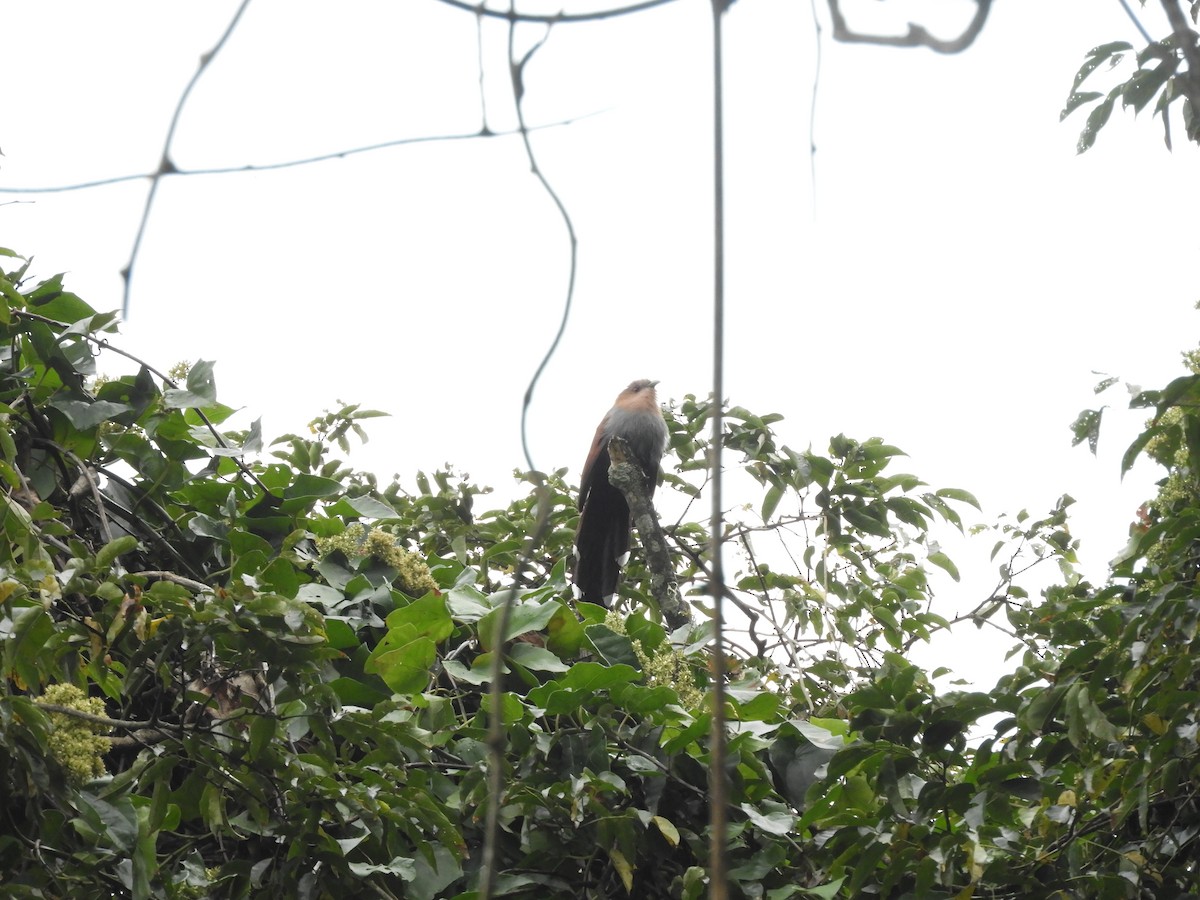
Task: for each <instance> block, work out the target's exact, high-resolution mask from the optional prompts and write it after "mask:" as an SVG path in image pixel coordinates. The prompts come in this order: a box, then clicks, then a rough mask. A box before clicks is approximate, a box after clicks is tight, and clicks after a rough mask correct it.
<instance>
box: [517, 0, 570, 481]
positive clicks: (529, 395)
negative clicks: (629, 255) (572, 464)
mask: <svg viewBox="0 0 1200 900" xmlns="http://www.w3.org/2000/svg"><path fill="white" fill-rule="evenodd" d="M516 30H517V23H516V20H513V21H510V22H509V26H508V67H509V74H510V76H511V79H512V89H513V100H514V105H515V106H516V111H517V124H518V126H519V127H518V130H519V131H520V133H521V141H522V143H523V144H524V145H525V155H526V156H527V157H528V159H529V169H530V171H531V172H532V173H533V176H534V177H535V178H536V179H537V180H538V181H539V182H541V185H542V188H543V189H544V190H545V192H546V193H547V194H548V195H549V197H550V199H551V200H552V201H553V203H554V206H555V207H556V208H557V209H558V214H559V215H560V216H561V217H562V220H563V225H564V226H565V227H566V229H567V240H568V242H569V243H570V268H569V271H568V273H567V293H566V297H565V298H564V300H563V311H562V318H561V319H559V323H558V331H557V332H556V333H555V335H554V340H552V341H551V342H550V346H549V347H548V348H547V350H546V354H545V355H544V356H543V357H542V361H541V362H540V363H538V367H537V369H535V370H534V373H533V377H532V378H530V379H529V386H528V387H527V388H525V397H524V399H523V400H522V402H521V450H522V452H524V454H525V463H526V465H527V466H529V469H530V471H533V470H535V469H536V468H537V466H535V465H534V464H533V455H532V454H531V453H530V452H529V436H528V432H527V425H528V419H529V407H530V406H531V405H532V403H533V391H534V388H535V387H537V383H538V379H539V378H541V377H542V372H543V371H544V370H545V368H546V366H547V364H549V362H550V360H551V358H552V357H553V356H554V354H555V352H556V351H557V350H558V344H559V341H561V340H562V336H563V333H564V332H565V331H566V330H567V321H568V320H569V319H570V318H571V301H572V300H574V298H575V273H576V270H577V268H578V262H579V241H578V240H577V238H576V237H575V225H574V223H573V222H572V221H571V214H570V213H569V212H567V207H566V205H565V204H564V203H563V202H562V198H561V197H559V196H558V192H557V191H555V190H554V188H553V187H552V186H551V184H550V181H549V179H547V178H546V175H545V173H543V172H542V169H541V167H540V166H539V165H538V161H537V156H536V155H535V154H534V152H533V144H531V143H530V141H529V129H528V128H527V127H526V125H525V105H524V100H525V66H527V65H528V64H529V61H530V60H531V59H532V58H533V55H534V54H535V53H536V52H537V51H538V50H539V49H540V48H541V46H542V44H544V43H545V42H546V39H547V38H548V37H549V36H550V31H549V29H547V30H546V34H545V35H543V36H542V39H541V40H540V41H538V42H537V43H535V44H534V45H533V46H532V47H530V48H529V50H527V51H526V52H525V55H524V56H523V57H521V59H520V60H518V59H517V58H516V52H515V46H514V45H515V39H516Z"/></svg>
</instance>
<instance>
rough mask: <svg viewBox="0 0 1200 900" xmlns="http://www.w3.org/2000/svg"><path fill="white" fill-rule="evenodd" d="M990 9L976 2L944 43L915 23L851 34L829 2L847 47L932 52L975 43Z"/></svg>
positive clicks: (837, 35) (837, 0)
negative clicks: (902, 29) (896, 30)
mask: <svg viewBox="0 0 1200 900" xmlns="http://www.w3.org/2000/svg"><path fill="white" fill-rule="evenodd" d="M1164 2H1166V0H1164ZM991 8H992V0H975V15H974V17H973V18H972V19H971V21H970V23H968V25H967V27H966V28H965V29H964V30H963V33H962V34H960V35H959V36H958V37H956V38H951V39H949V40H943V39H942V38H937V37H934V36H933V35H932V34H930V33H929V32H928V31H926V30H925V28H924V26H922V25H918V24H916V23H915V22H909V23H908V33H907V34H895V35H892V34H865V33H862V32H858V31H854V30H853V29H851V28H850V27H849V26H848V25H847V24H846V17H845V16H844V15H842V10H841V0H829V16H830V19H832V21H833V37H834V40H838V41H842V42H843V43H847V44H879V45H881V46H884V47H928V48H929V49H930V50H932V51H934V52H935V53H961V52H962V51H964V50H966V49H967V48H968V47H970V46H971V44H973V43H975V38H977V37H979V33H980V32H981V31H983V25H984V23H985V22H986V21H987V17H988V13H989V12H990V11H991Z"/></svg>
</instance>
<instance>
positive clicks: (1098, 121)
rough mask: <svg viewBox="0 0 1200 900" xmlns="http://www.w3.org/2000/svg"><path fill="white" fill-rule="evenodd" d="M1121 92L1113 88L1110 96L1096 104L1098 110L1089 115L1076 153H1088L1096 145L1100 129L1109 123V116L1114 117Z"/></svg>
mask: <svg viewBox="0 0 1200 900" xmlns="http://www.w3.org/2000/svg"><path fill="white" fill-rule="evenodd" d="M1119 91H1120V88H1113V90H1112V91H1110V92H1109V95H1108V96H1107V97H1105V98H1104V99H1103V100H1102V101H1100V102H1099V103H1098V104H1096V108H1095V109H1093V110H1092V111H1091V113H1090V114H1089V115H1088V117H1087V123H1086V124H1085V125H1084V126H1083V131H1082V132H1080V134H1079V141H1078V143H1077V144H1076V145H1075V152H1076V153H1086V152H1087V151H1088V150H1090V149H1091V147H1092V145H1093V144H1095V143H1096V137H1097V136H1098V135H1099V134H1100V129H1101V128H1103V127H1104V126H1105V125H1106V124H1107V123H1108V119H1109V116H1111V115H1112V111H1113V102H1114V101H1115V100H1116V98H1117V93H1118V92H1119Z"/></svg>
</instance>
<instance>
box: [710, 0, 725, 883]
mask: <svg viewBox="0 0 1200 900" xmlns="http://www.w3.org/2000/svg"><path fill="white" fill-rule="evenodd" d="M726 9H727V0H712V30H713V36H712V42H713V349H712V353H713V360H712V362H713V389H712V402H713V416H712V439H711V445H710V447H709V454H710V456H709V472H710V478H711V488H712V515H711V518H710V519H709V526H708V541H709V543H708V547H709V557H710V565H711V566H712V574H711V577H710V578H709V587H710V593H711V595H712V602H713V637H714V639H715V647H714V652H713V657H712V733H711V738H710V743H711V746H710V748H709V763H708V791H709V799H710V803H709V836H708V840H709V843H708V854H709V858H708V878H709V884H708V896H709V897H710V898H711V900H727V898H728V896H729V885H728V883H727V879H728V875H727V860H726V842H727V839H728V831H729V828H728V824H729V811H728V809H727V807H728V805H729V781H728V776H727V774H726V772H725V759H726V752H725V749H726V748H725V613H724V608H723V606H724V601H725V567H724V564H723V562H722V558H721V553H722V543H723V540H722V538H723V536H724V530H725V522H724V511H723V510H722V508H721V455H722V450H723V448H724V446H725V434H724V432H725V421H724V407H723V405H722V400H723V398H724V396H725V150H724V147H725V123H724V107H725V102H724V96H723V95H724V78H723V74H724V72H723V70H724V64H723V62H722V56H721V20H722V17H723V16H724V14H725V10H726Z"/></svg>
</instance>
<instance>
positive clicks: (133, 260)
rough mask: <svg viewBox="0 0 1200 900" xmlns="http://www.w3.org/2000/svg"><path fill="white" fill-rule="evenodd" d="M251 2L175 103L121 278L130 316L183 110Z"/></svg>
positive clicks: (171, 164) (205, 57) (172, 167)
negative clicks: (135, 273)
mask: <svg viewBox="0 0 1200 900" xmlns="http://www.w3.org/2000/svg"><path fill="white" fill-rule="evenodd" d="M249 5H250V0H242V3H241V5H240V6H238V8H237V11H236V12H235V13H234V14H233V18H232V19H230V20H229V25H228V27H227V28H226V29H225V33H224V34H222V35H221V37H220V39H219V40H218V41H217V43H216V44H215V45H214V46H213V48H212V49H211V50H209V51H208V52H207V53H205V54H204V55H203V56H201V57H200V65H199V66H198V67H197V68H196V71H195V73H193V75H192V78H191V80H190V81H189V82H188V83H187V86H186V87H185V88H184V89H183V93H182V94H180V95H179V103H177V104H176V105H175V112H174V114H173V115H172V116H171V124H170V125H168V126H167V137H166V139H165V140H164V141H163V149H162V157H161V159H159V162H158V171H157V172H155V173H154V174H153V175H152V176H151V177H150V192H149V193H148V194H146V205H145V207H143V209H142V221H141V222H140V223H139V224H138V230H137V236H136V237H135V238H134V239H133V250H132V251H131V252H130V254H129V262H128V263H126V265H125V268H124V269H122V270H121V278H122V279H124V281H125V290H124V294H123V296H122V300H121V315H122V316H124V317H128V315H129V290H130V286H131V285H132V283H133V267H134V266H135V265H136V264H137V257H138V251H139V250H141V247H142V237H143V235H145V233H146V223H147V222H148V221H149V220H150V209H151V207H153V206H154V197H155V195H156V194H157V193H158V183H159V181H160V180H161V178H162V176H164V175H169V174H171V173H173V172H174V171H175V163H174V162H172V161H171V143H172V141H174V140H175V128H176V127H177V126H178V125H179V117H180V116H181V115H182V114H183V107H184V106H185V105H186V104H187V101H188V97H190V96H191V93H192V88H194V87H195V86H196V82H197V81H199V80H200V76H201V75H203V74H204V72H205V70H206V69H207V68H208V66H209V64H210V63H211V62H212V61H213V60H214V59H215V58H216V56H217V54H218V53H220V52H221V48H222V47H224V46H225V42H226V41H227V40H228V39H229V36H230V35H231V34H233V30H234V29H235V28H237V25H238V22H239V21H240V20H241V18H242V13H244V12H245V11H246V7H247V6H249Z"/></svg>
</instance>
